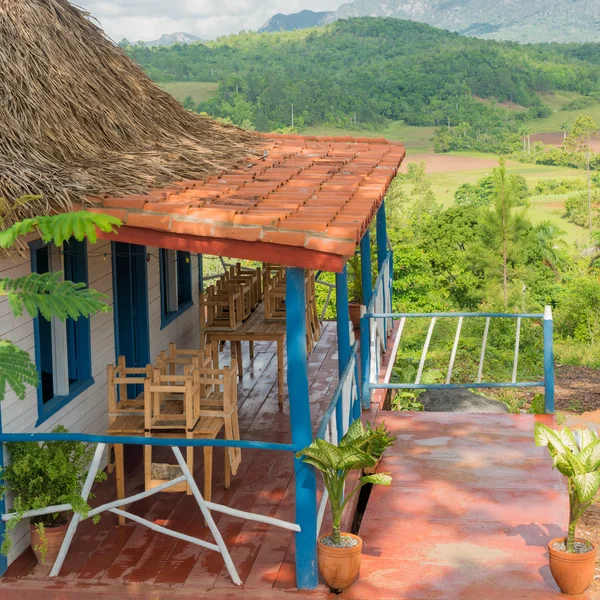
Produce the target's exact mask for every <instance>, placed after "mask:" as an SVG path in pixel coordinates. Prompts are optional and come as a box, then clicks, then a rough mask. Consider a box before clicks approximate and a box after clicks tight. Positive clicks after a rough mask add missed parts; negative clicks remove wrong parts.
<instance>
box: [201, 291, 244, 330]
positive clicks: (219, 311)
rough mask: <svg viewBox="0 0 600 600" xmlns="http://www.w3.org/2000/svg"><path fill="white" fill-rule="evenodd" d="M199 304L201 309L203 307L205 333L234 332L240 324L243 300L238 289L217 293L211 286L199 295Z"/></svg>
mask: <svg viewBox="0 0 600 600" xmlns="http://www.w3.org/2000/svg"><path fill="white" fill-rule="evenodd" d="M199 302H200V306H201V307H202V306H205V310H206V326H205V329H206V330H207V331H210V330H221V331H223V330H225V331H234V330H236V329H237V328H238V327H239V326H240V325H241V324H242V321H243V319H242V318H241V315H242V314H243V308H242V306H241V304H242V302H243V300H242V296H241V294H240V291H239V289H237V290H234V289H228V290H226V291H219V289H218V288H217V286H215V285H211V286H209V287H208V288H207V289H206V292H205V293H204V294H200V298H199Z"/></svg>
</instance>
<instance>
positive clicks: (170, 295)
mask: <svg viewBox="0 0 600 600" xmlns="http://www.w3.org/2000/svg"><path fill="white" fill-rule="evenodd" d="M159 258H160V261H159V262H160V293H161V302H160V308H161V329H164V328H165V327H166V326H167V325H168V324H169V323H171V322H172V321H174V320H175V319H176V318H177V317H178V316H179V315H180V314H181V313H183V312H184V311H186V310H187V309H188V308H190V306H192V305H193V304H194V299H193V296H192V260H191V257H190V253H189V252H181V251H179V250H165V249H164V248H161V249H160V253H159Z"/></svg>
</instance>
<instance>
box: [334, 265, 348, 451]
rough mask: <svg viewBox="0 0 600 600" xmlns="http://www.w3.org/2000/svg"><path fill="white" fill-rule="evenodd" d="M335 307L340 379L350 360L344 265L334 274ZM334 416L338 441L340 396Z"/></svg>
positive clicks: (346, 277)
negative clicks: (340, 270)
mask: <svg viewBox="0 0 600 600" xmlns="http://www.w3.org/2000/svg"><path fill="white" fill-rule="evenodd" d="M335 309H336V314H337V337H338V372H339V376H340V379H341V377H342V374H343V373H344V370H345V369H346V365H347V364H348V361H349V360H350V325H349V323H350V313H349V311H348V268H347V267H346V265H344V270H343V271H342V272H341V273H336V274H335ZM335 416H336V426H337V430H338V442H339V440H340V438H341V437H342V435H341V432H342V431H343V427H344V415H343V411H342V399H341V396H340V400H339V402H338V406H337V408H336V410H335Z"/></svg>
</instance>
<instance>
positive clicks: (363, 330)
mask: <svg viewBox="0 0 600 600" xmlns="http://www.w3.org/2000/svg"><path fill="white" fill-rule="evenodd" d="M370 329H371V328H370V323H369V318H368V317H365V316H362V317H361V318H360V376H361V394H360V395H361V399H362V407H363V409H367V408H370V406H371V388H370V379H371V340H370V337H371V335H370Z"/></svg>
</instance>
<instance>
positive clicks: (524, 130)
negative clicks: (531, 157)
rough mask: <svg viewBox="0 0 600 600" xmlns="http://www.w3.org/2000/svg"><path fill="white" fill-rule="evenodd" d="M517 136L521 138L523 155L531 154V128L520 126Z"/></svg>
mask: <svg viewBox="0 0 600 600" xmlns="http://www.w3.org/2000/svg"><path fill="white" fill-rule="evenodd" d="M519 135H520V136H521V138H523V153H525V152H529V153H531V127H529V126H528V125H522V126H521V127H520V128H519Z"/></svg>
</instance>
